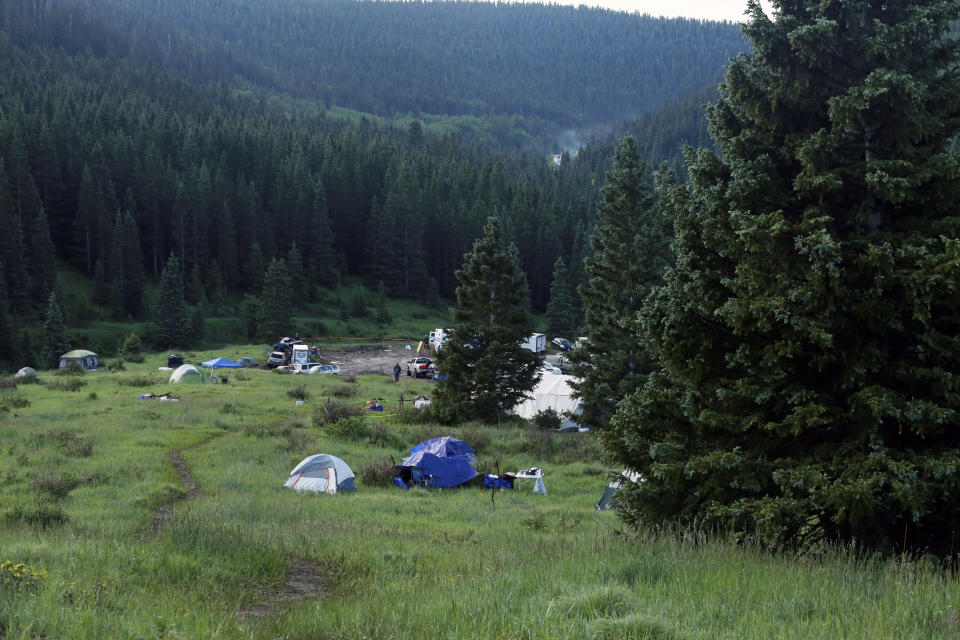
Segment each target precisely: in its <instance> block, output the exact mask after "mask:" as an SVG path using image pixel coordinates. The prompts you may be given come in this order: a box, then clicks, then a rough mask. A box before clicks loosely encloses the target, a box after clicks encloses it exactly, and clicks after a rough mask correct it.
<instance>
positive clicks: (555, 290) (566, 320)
mask: <svg viewBox="0 0 960 640" xmlns="http://www.w3.org/2000/svg"><path fill="white" fill-rule="evenodd" d="M571 289H572V287H571V286H570V272H569V271H568V270H567V265H566V264H565V263H564V262H563V258H557V260H556V262H554V263H553V278H552V281H551V284H550V302H548V303H547V322H548V325H549V326H548V327H547V333H549V334H550V336H559V337H561V338H567V339H571V338H573V337H574V332H575V331H576V330H577V308H576V305H575V304H574V302H573V293H572V292H571Z"/></svg>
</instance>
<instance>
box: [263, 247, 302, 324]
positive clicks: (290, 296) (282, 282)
mask: <svg viewBox="0 0 960 640" xmlns="http://www.w3.org/2000/svg"><path fill="white" fill-rule="evenodd" d="M293 301H294V291H293V288H292V281H291V279H290V272H289V271H288V270H287V263H286V261H285V260H283V258H280V259H279V260H278V259H277V258H273V259H271V260H270V264H269V265H267V272H266V273H265V274H264V276H263V290H262V291H261V293H260V308H259V309H257V335H258V336H259V337H260V338H261V339H264V340H267V341H268V342H276V341H277V340H279V339H280V336H285V335H287V334H288V333H289V332H290V316H291V315H292V314H293Z"/></svg>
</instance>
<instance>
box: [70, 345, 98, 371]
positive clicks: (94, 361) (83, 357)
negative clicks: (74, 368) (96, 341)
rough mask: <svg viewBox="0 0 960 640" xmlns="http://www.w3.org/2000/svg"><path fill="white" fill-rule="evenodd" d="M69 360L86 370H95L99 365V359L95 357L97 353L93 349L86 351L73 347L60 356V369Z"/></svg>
mask: <svg viewBox="0 0 960 640" xmlns="http://www.w3.org/2000/svg"><path fill="white" fill-rule="evenodd" d="M71 362H76V363H77V364H78V365H80V366H81V367H83V368H84V369H86V370H87V371H96V370H97V367H99V366H100V359H99V358H98V357H97V354H95V353H94V352H93V351H87V350H86V349H74V350H73V351H68V352H67V353H65V354H63V355H62V356H60V368H61V369H63V368H64V367H66V366H67V365H68V364H70V363H71Z"/></svg>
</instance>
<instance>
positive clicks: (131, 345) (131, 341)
mask: <svg viewBox="0 0 960 640" xmlns="http://www.w3.org/2000/svg"><path fill="white" fill-rule="evenodd" d="M142 346H143V345H142V343H141V342H140V336H138V335H137V334H136V333H134V332H131V333H130V335H129V336H127V337H126V338H125V339H124V341H123V345H121V346H120V355H121V356H122V357H124V358H127V359H128V360H129V359H130V357H131V356H133V357H136V356H139V355H140V349H141V348H142Z"/></svg>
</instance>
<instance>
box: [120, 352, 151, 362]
mask: <svg viewBox="0 0 960 640" xmlns="http://www.w3.org/2000/svg"><path fill="white" fill-rule="evenodd" d="M123 360H126V361H127V362H136V363H137V364H141V363H142V362H144V361H145V360H146V358H145V357H144V355H143V354H142V353H128V354H126V355H125V356H123ZM123 360H120V364H123Z"/></svg>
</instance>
